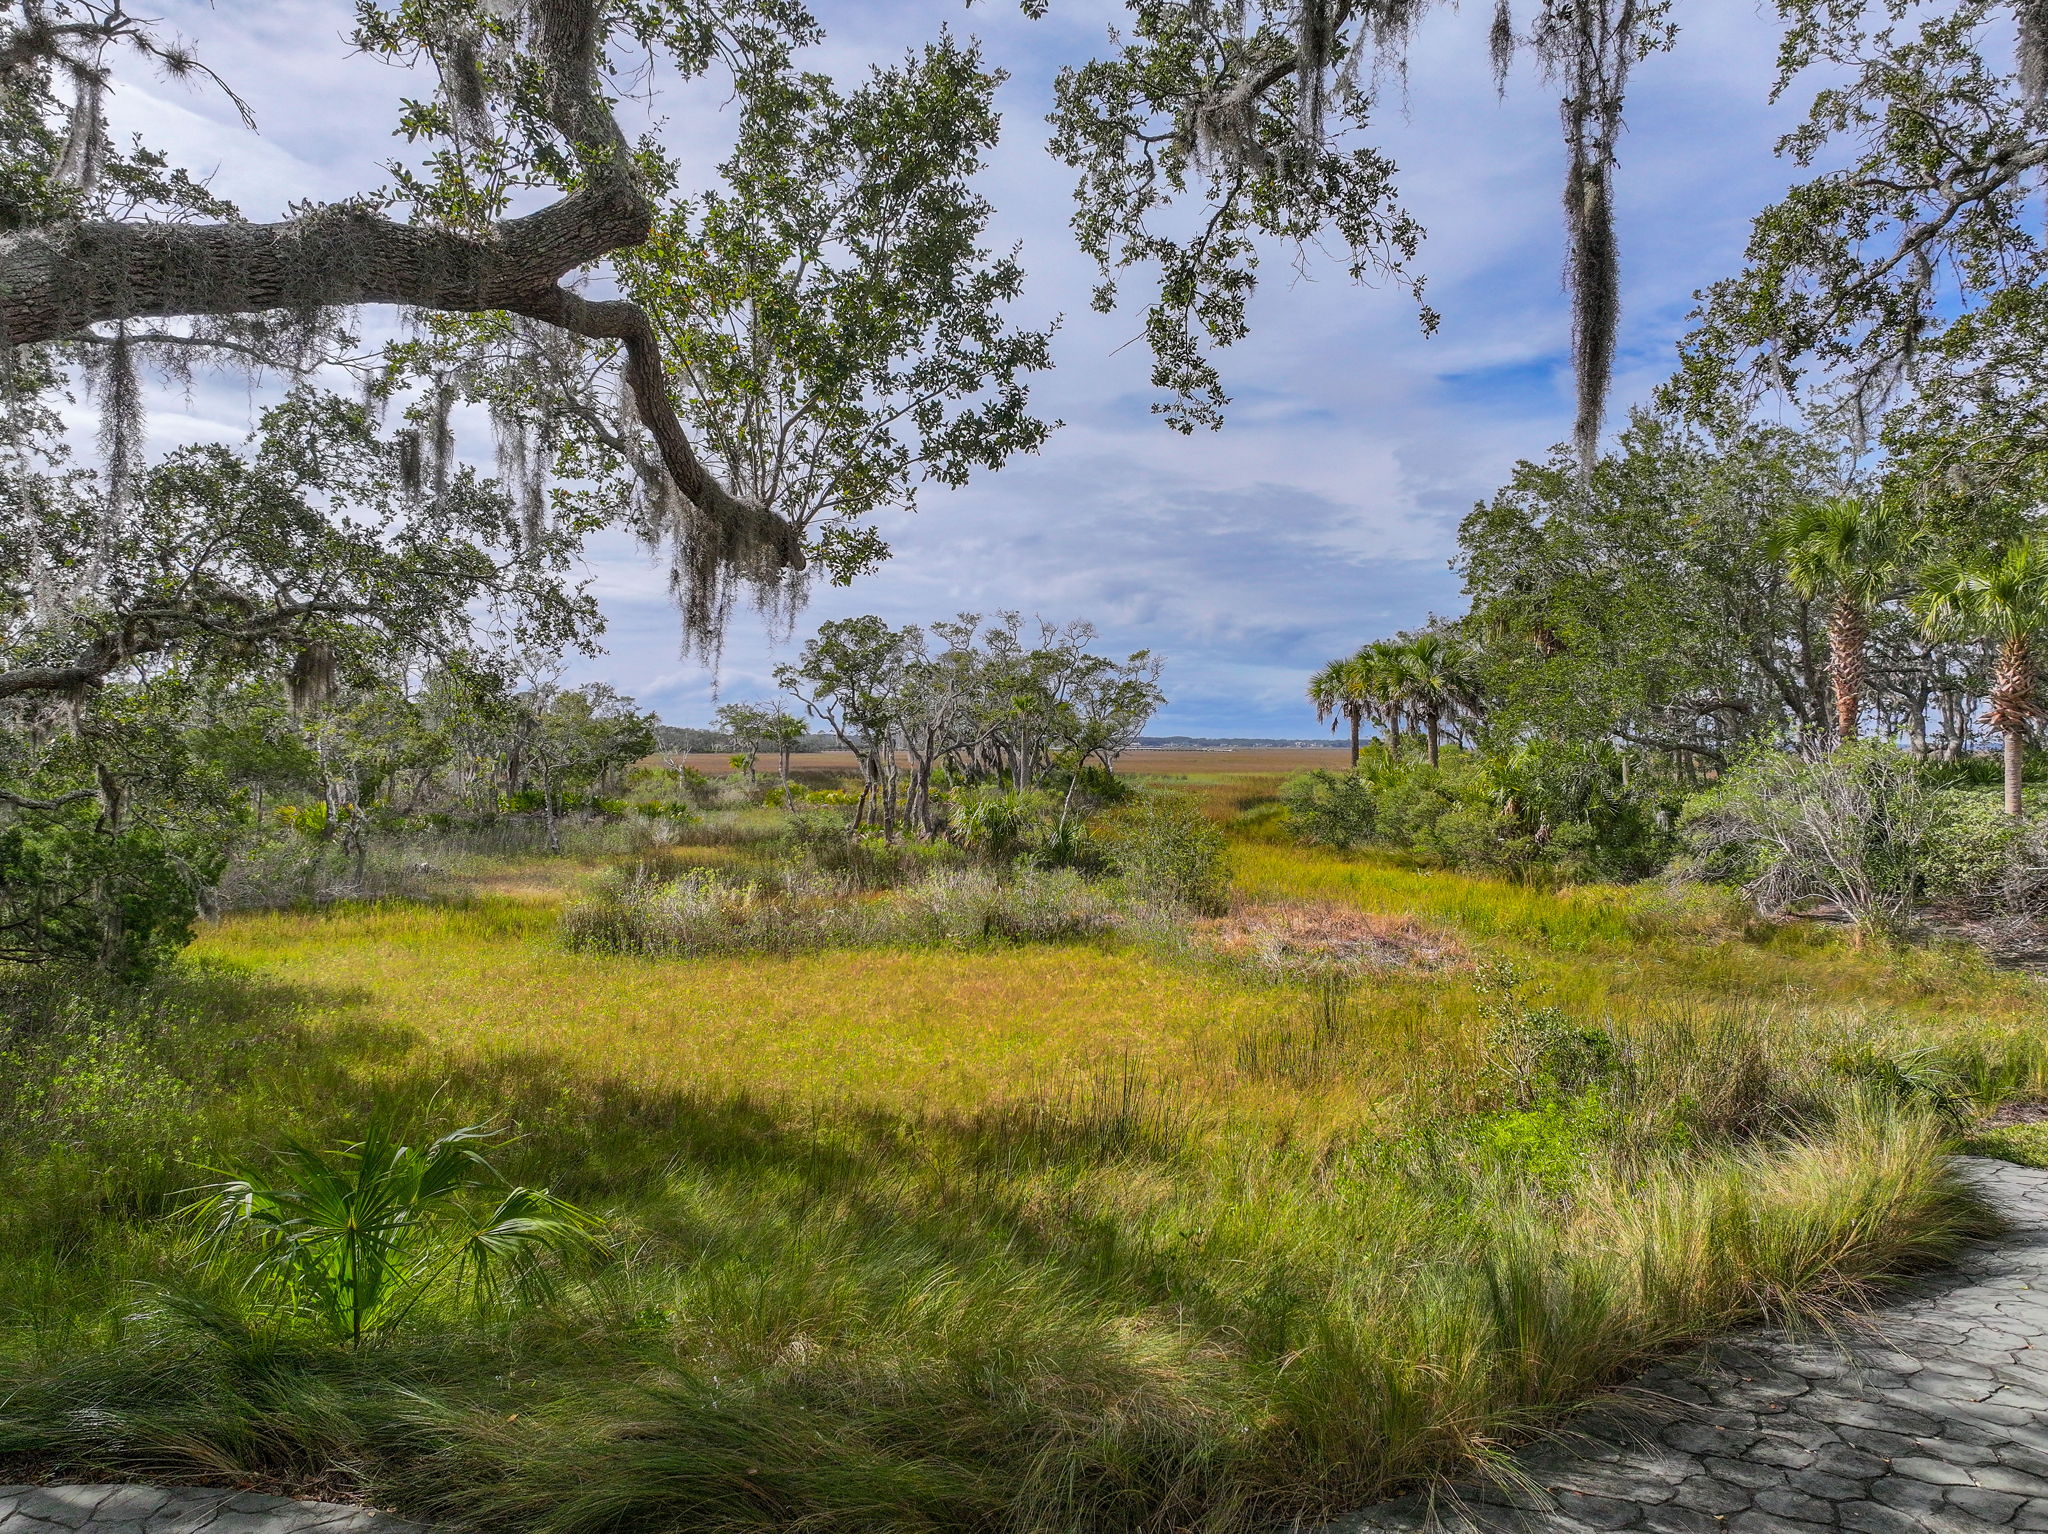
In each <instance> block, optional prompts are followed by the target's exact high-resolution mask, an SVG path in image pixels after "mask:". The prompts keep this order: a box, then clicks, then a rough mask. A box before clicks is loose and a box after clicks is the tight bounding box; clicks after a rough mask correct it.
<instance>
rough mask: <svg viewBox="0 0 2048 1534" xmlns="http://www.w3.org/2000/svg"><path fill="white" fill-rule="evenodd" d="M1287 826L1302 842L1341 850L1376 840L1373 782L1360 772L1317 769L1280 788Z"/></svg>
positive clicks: (1290, 779) (1291, 780) (1294, 778)
mask: <svg viewBox="0 0 2048 1534" xmlns="http://www.w3.org/2000/svg"><path fill="white" fill-rule="evenodd" d="M1280 802H1281V803H1282V804H1284V805H1285V806H1286V809H1287V829H1288V830H1289V831H1291V832H1293V833H1294V835H1295V836H1296V838H1298V839H1299V840H1301V841H1304V842H1309V843H1311V844H1317V845H1321V846H1324V847H1335V848H1338V849H1339V850H1340V851H1341V850H1343V849H1346V848H1350V847H1356V846H1358V845H1359V844H1360V843H1362V842H1368V841H1371V840H1372V834H1373V825H1374V820H1375V816H1374V812H1373V810H1374V807H1373V789H1372V784H1371V783H1370V782H1369V781H1368V780H1367V779H1366V778H1364V777H1363V776H1361V775H1360V774H1358V773H1356V772H1330V771H1328V770H1327V769H1324V768H1317V769H1316V770H1315V771H1314V772H1305V773H1302V774H1300V775H1299V776H1296V777H1292V778H1289V779H1288V780H1287V781H1286V783H1284V784H1283V785H1281V788H1280Z"/></svg>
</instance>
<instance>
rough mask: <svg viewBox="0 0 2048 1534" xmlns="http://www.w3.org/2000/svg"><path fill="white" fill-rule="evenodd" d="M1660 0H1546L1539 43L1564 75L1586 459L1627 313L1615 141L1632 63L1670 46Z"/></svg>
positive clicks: (1577, 426)
mask: <svg viewBox="0 0 2048 1534" xmlns="http://www.w3.org/2000/svg"><path fill="white" fill-rule="evenodd" d="M1668 9H1669V7H1668V5H1667V4H1665V3H1661V0H1593V3H1576V4H1575V3H1571V0H1545V4H1544V7H1543V11H1542V14H1541V15H1540V16H1539V17H1538V19H1537V22H1536V30H1535V42H1536V48H1537V52H1538V54H1539V55H1540V56H1541V58H1542V60H1543V65H1544V68H1545V70H1546V71H1547V72H1548V73H1549V74H1550V75H1551V77H1552V78H1553V79H1557V80H1561V81H1562V82H1563V84H1564V87H1565V89H1564V94H1563V96H1562V97H1561V99H1560V100H1559V102H1558V113H1559V116H1560V118H1561V120H1562V122H1563V124H1564V140H1565V154H1566V168H1565V185H1564V217H1565V242H1566V252H1565V286H1566V289H1567V291H1569V293H1570V294H1571V301H1572V372H1573V378H1574V381H1575V383H1576V386H1577V394H1578V414H1577V419H1576V420H1575V421H1574V423H1573V428H1572V437H1573V441H1574V443H1575V445H1576V446H1577V448H1578V453H1579V459H1580V461H1581V462H1582V463H1585V464H1591V463H1592V462H1593V460H1594V458H1595V457H1596V456H1597V454H1598V452H1599V446H1600V427H1601V423H1602V421H1603V420H1604V419H1605V416H1606V409H1607V386H1608V382H1609V380H1610V378H1611V377H1612V376H1613V371H1614V345H1615V336H1616V333H1617V331H1618V328H1619V325H1620V321H1621V263H1620V248H1619V245H1618V244H1617V242H1616V240H1615V234H1614V167H1615V155H1614V146H1615V142H1616V141H1617V140H1618V139H1619V138H1620V136H1621V129H1622V117H1621V113H1622V104H1623V101H1624V99H1625V96H1626V92H1627V86H1628V76H1629V70H1630V68H1631V67H1632V66H1633V65H1634V64H1635V63H1636V61H1637V60H1638V59H1640V58H1642V57H1643V56H1644V55H1645V54H1647V53H1649V52H1651V51H1652V50H1654V49H1656V48H1659V47H1662V46H1666V45H1668V43H1669V41H1670V37H1671V29H1670V27H1669V26H1668V24H1667V23H1665V21H1664V15H1665V12H1666V11H1667V10H1668Z"/></svg>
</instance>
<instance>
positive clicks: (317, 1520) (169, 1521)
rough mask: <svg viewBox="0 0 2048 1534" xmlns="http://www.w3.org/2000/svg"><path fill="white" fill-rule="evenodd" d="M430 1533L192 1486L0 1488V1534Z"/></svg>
mask: <svg viewBox="0 0 2048 1534" xmlns="http://www.w3.org/2000/svg"><path fill="white" fill-rule="evenodd" d="M81 1531H89V1534H429V1531H428V1530H427V1529H425V1528H424V1527H423V1526H422V1525H420V1524H417V1523H407V1522H406V1521H405V1520H404V1519H403V1518H394V1517H392V1516H391V1515H390V1514H389V1513H379V1512H375V1511H373V1510H372V1509H370V1508H366V1507H357V1506H354V1505H352V1504H350V1503H346V1502H304V1501H300V1500H298V1499H297V1498H294V1497H268V1496H264V1495H262V1494H261V1493H259V1492H253V1491H230V1490H222V1489H221V1488H219V1487H198V1486H0V1534H81Z"/></svg>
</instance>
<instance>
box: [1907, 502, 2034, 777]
mask: <svg viewBox="0 0 2048 1534" xmlns="http://www.w3.org/2000/svg"><path fill="white" fill-rule="evenodd" d="M1921 587H1922V589H1921V591H1920V593H1919V595H1918V597H1917V598H1916V600H1915V604H1914V605H1915V607H1916V608H1917V609H1918V611H1919V613H1920V618H1921V622H1922V623H1923V624H1924V625H1925V627H1926V629H1927V632H1928V633H1929V634H1930V635H1939V636H1942V637H1947V638H1962V637H1975V638H1979V639H1989V640H1991V641H1993V642H1994V643H1996V644H1997V646H1998V666H1997V669H1996V670H1995V671H1994V672H1993V673H1992V677H1991V698H1990V704H1991V706H1990V708H1989V709H1988V710H1986V712H1985V715H1984V722H1985V723H1986V724H1988V725H1990V726H1991V727H1992V728H1993V729H1994V730H1997V731H1998V732H1999V734H2000V735H2002V736H2003V737H2004V743H2005V812H2006V813H2007V814H2008V815H2013V816H2018V815H2019V814H2020V813H2021V811H2022V809H2023V807H2024V806H2023V805H2022V802H2021V778H2022V772H2023V770H2024V767H2025V752H2026V736H2027V724H2028V722H2029V721H2030V720H2032V719H2035V718H2037V717H2039V716H2040V713H2041V706H2040V704H2039V702H2038V701H2037V700H2036V699H2035V696H2034V681H2035V677H2034V639H2035V636H2036V635H2038V634H2040V633H2041V632H2042V631H2043V630H2044V629H2048V541H2044V540H2042V539H2040V538H2030V539H2027V540H2025V541H2024V542H2020V543H2014V544H2011V545H2009V546H2007V547H2006V548H2004V549H1992V550H1989V551H1987V552H1985V553H1982V554H1978V555H1975V556H1973V557H1971V558H1967V559H1952V560H1944V561H1942V562H1940V563H1939V564H1936V565H1933V566H1931V567H1929V568H1928V569H1927V570H1926V571H1925V572H1924V573H1923V575H1922V577H1921Z"/></svg>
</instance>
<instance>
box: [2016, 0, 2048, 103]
mask: <svg viewBox="0 0 2048 1534" xmlns="http://www.w3.org/2000/svg"><path fill="white" fill-rule="evenodd" d="M2013 11H2014V19H2015V20H2016V21H2017V22H2018V25H2019V47H2018V52H2019V71H2020V92H2021V94H2022V95H2024V96H2025V97H2026V99H2027V101H2028V103H2029V104H2030V105H2033V106H2039V105H2041V103H2042V102H2043V100H2044V99H2048V0H2013Z"/></svg>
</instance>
